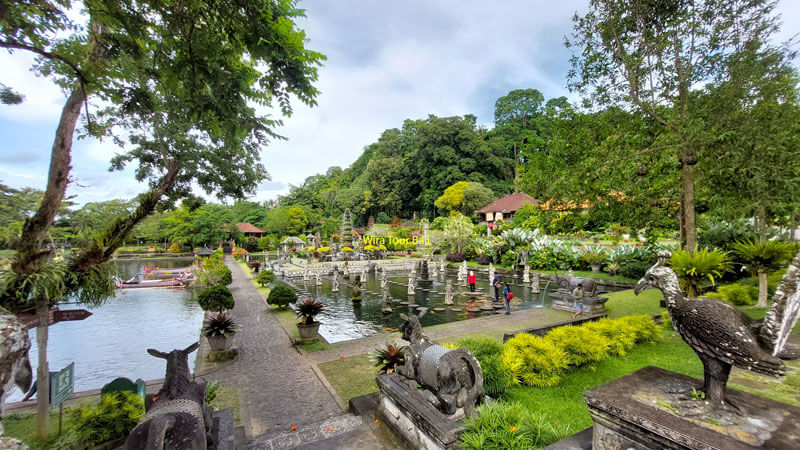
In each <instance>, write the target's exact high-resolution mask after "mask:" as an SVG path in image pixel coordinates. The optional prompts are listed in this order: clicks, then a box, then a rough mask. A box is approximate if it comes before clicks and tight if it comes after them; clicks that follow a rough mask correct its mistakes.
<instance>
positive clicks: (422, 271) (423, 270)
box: [419, 259, 430, 281]
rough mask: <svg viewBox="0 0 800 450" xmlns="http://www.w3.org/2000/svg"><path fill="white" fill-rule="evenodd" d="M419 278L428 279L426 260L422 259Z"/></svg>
mask: <svg viewBox="0 0 800 450" xmlns="http://www.w3.org/2000/svg"><path fill="white" fill-rule="evenodd" d="M419 279H420V280H423V281H428V280H430V273H429V272H428V260H427V259H425V260H423V261H422V268H421V269H420V271H419Z"/></svg>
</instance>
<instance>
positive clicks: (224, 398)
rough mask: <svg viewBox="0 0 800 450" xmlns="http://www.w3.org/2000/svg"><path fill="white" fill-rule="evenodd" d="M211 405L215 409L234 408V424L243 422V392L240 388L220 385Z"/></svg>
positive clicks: (237, 424)
mask: <svg viewBox="0 0 800 450" xmlns="http://www.w3.org/2000/svg"><path fill="white" fill-rule="evenodd" d="M209 406H211V407H212V408H214V409H226V408H233V426H236V427H238V426H239V425H241V424H242V394H241V391H240V390H239V388H236V387H228V386H220V387H219V390H217V396H216V397H214V400H213V401H212V402H211V403H209Z"/></svg>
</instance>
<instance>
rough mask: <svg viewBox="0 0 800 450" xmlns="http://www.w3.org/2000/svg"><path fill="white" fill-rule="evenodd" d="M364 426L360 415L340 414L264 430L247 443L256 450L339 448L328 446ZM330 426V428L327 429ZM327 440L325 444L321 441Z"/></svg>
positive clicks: (249, 447) (248, 446)
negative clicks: (292, 427)
mask: <svg viewBox="0 0 800 450" xmlns="http://www.w3.org/2000/svg"><path fill="white" fill-rule="evenodd" d="M362 426H364V427H366V424H365V423H364V420H363V419H362V418H361V417H358V416H355V415H353V414H342V415H339V416H336V417H332V418H330V419H326V420H323V421H321V422H317V423H312V424H308V425H302V424H300V425H297V429H296V430H294V431H292V430H276V431H271V432H266V433H264V434H262V435H260V436H256V437H255V438H254V439H253V440H252V441H251V442H250V443H249V444H248V445H247V448H248V449H253V450H255V449H258V450H262V449H263V450H273V449H274V450H278V449H290V448H340V447H339V446H338V445H335V446H330V445H329V444H332V443H334V442H338V441H339V440H340V439H337V438H339V437H340V436H342V435H345V434H348V435H349V433H350V432H352V431H354V430H356V429H358V428H360V427H362ZM329 428H330V430H329ZM323 442H327V443H328V444H326V445H321V443H323Z"/></svg>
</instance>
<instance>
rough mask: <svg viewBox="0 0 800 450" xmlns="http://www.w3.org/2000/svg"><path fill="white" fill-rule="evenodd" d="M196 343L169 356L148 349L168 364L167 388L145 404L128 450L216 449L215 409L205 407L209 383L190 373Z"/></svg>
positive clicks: (130, 437)
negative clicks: (213, 410)
mask: <svg viewBox="0 0 800 450" xmlns="http://www.w3.org/2000/svg"><path fill="white" fill-rule="evenodd" d="M199 345H200V343H199V342H195V343H194V344H192V345H190V346H189V347H187V348H185V349H183V350H177V349H176V350H173V351H171V352H169V353H164V352H160V351H158V350H154V349H152V348H151V349H147V353H150V354H151V355H153V356H155V357H156V358H164V359H166V360H167V374H166V376H165V377H164V385H163V386H162V387H161V390H159V391H158V394H156V395H155V396H154V397H152V398H148V399H147V401H146V402H145V409H146V410H147V412H146V413H145V416H144V418H143V419H142V421H141V422H139V424H138V425H136V428H134V429H133V431H131V434H130V435H129V436H128V438H127V439H126V440H125V447H124V448H125V449H126V450H134V449H145V450H162V449H182V450H206V449H208V448H216V443H215V442H213V437H212V433H211V425H212V424H213V419H212V417H211V408H209V407H208V406H206V405H205V393H206V385H205V383H195V382H194V381H192V379H191V374H190V373H189V363H188V357H189V354H190V353H192V352H193V351H195V350H197V347H199Z"/></svg>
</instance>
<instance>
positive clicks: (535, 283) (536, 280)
mask: <svg viewBox="0 0 800 450" xmlns="http://www.w3.org/2000/svg"><path fill="white" fill-rule="evenodd" d="M539 283H540V280H539V272H534V273H533V281H531V292H533V293H534V294H538V293H539Z"/></svg>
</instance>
